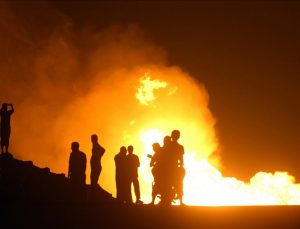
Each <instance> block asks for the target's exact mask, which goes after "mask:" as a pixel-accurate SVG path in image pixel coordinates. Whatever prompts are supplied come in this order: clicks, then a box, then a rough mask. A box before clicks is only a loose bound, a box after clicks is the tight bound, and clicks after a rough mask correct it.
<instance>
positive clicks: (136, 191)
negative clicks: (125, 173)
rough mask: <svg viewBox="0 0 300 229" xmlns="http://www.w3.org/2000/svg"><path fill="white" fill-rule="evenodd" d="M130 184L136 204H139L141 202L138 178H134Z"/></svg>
mask: <svg viewBox="0 0 300 229" xmlns="http://www.w3.org/2000/svg"><path fill="white" fill-rule="evenodd" d="M131 182H132V183H133V188H134V194H135V197H136V203H137V204H140V203H142V202H141V200H140V198H141V193H140V183H139V180H138V178H134V179H133V180H132V181H131Z"/></svg>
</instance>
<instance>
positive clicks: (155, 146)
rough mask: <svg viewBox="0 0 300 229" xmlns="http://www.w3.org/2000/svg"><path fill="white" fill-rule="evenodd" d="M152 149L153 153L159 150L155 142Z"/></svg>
mask: <svg viewBox="0 0 300 229" xmlns="http://www.w3.org/2000/svg"><path fill="white" fill-rule="evenodd" d="M152 149H153V151H154V152H155V153H157V152H158V151H159V149H160V145H159V143H157V142H155V143H153V144H152Z"/></svg>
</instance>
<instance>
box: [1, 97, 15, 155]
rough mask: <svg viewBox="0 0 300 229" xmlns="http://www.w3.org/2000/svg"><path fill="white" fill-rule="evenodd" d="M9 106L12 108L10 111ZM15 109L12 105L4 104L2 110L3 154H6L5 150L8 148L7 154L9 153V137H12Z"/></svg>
mask: <svg viewBox="0 0 300 229" xmlns="http://www.w3.org/2000/svg"><path fill="white" fill-rule="evenodd" d="M8 106H10V107H11V109H10V110H8V109H7V108H8ZM14 111H15V110H14V107H13V105H12V104H7V103H3V104H2V108H1V110H0V116H1V125H0V129H1V153H4V151H3V148H4V147H5V148H6V153H8V147H9V137H10V130H11V129H10V116H11V115H12V114H13V113H14Z"/></svg>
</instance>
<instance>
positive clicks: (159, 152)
mask: <svg viewBox="0 0 300 229" xmlns="http://www.w3.org/2000/svg"><path fill="white" fill-rule="evenodd" d="M179 138H180V132H179V131H178V130H173V131H172V133H171V136H166V137H165V138H164V144H163V146H160V145H159V143H153V145H152V148H153V152H154V155H153V156H152V155H148V157H150V158H151V161H150V167H152V174H153V177H154V182H153V184H152V201H151V204H154V202H155V199H156V197H157V196H158V197H160V199H161V201H160V202H164V201H166V202H169V203H171V202H172V201H174V200H176V199H178V200H179V202H180V204H181V205H182V204H183V202H182V197H183V179H184V176H185V169H184V160H183V155H184V147H183V146H182V145H180V144H179V143H178V139H179ZM91 142H92V145H93V147H92V156H91V160H90V166H91V175H90V181H91V186H92V187H95V186H97V185H98V179H99V176H100V173H101V170H102V166H101V158H102V156H103V155H104V152H105V149H104V148H103V147H102V146H101V145H100V144H99V143H98V136H97V135H96V134H93V135H92V136H91ZM71 149H72V152H71V154H70V159H69V171H68V178H69V179H70V181H71V182H72V184H74V185H75V186H76V188H77V189H78V190H79V189H80V188H82V187H84V185H85V180H86V177H85V170H86V161H87V160H86V155H85V154H84V153H83V152H81V151H80V150H79V143H78V142H73V143H72V144H71ZM133 151H134V148H133V146H132V145H129V146H128V147H127V148H126V147H125V146H122V147H120V151H119V153H117V154H116V155H115V157H114V161H115V167H116V170H115V181H116V199H117V201H118V202H119V203H127V204H130V203H133V199H132V194H131V187H132V185H133V187H134V193H135V197H136V199H135V203H136V204H143V202H142V201H141V199H140V198H141V194H140V184H139V179H138V168H139V167H140V160H139V157H138V156H137V155H135V154H133ZM163 200H164V201H163Z"/></svg>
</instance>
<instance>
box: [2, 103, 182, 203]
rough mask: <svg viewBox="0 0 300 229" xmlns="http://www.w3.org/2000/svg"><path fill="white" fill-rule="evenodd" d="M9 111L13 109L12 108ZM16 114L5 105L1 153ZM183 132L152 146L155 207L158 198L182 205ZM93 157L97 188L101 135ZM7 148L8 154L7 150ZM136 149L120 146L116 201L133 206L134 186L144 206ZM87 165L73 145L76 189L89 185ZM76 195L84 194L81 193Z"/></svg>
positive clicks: (71, 159) (95, 139)
mask: <svg viewBox="0 0 300 229" xmlns="http://www.w3.org/2000/svg"><path fill="white" fill-rule="evenodd" d="M9 108H10V109H9ZM13 113H14V107H13V105H12V104H8V103H3V104H2V108H1V110H0V116H1V125H0V127H1V130H0V132H1V153H2V154H3V153H8V148H9V139H10V132H11V126H10V119H11V115H12V114H13ZM179 138H180V132H179V131H178V130H173V131H172V133H171V136H166V137H165V138H164V141H163V142H164V143H163V146H160V144H159V143H153V145H152V148H153V152H154V155H153V156H152V155H150V154H148V157H150V158H151V161H150V167H152V170H151V171H152V174H153V178H154V181H153V184H152V201H151V204H154V202H155V199H156V197H157V196H158V197H160V199H161V201H160V202H164V201H163V200H167V202H172V201H173V200H175V199H179V201H180V204H183V202H182V197H183V179H184V176H185V169H184V160H183V155H184V147H183V146H182V145H180V144H179V143H178V139H179ZM91 142H92V155H91V159H90V167H91V173H90V182H91V187H92V188H93V187H97V186H98V179H99V176H100V174H101V171H102V166H101V158H102V156H103V155H104V153H105V149H104V148H103V147H102V146H101V145H100V144H99V142H98V136H97V135H96V134H93V135H91ZM4 149H5V151H4ZM133 151H134V148H133V146H132V145H129V146H128V147H127V148H126V147H125V146H122V147H120V152H119V153H117V154H116V155H115V157H114V161H115V167H116V170H115V181H116V199H117V201H118V202H120V203H133V200H132V195H131V186H132V185H133V187H134V193H135V197H136V200H135V203H136V204H142V203H143V202H142V201H141V194H140V184H139V179H138V168H139V167H140V160H139V157H138V156H137V155H135V154H133ZM86 164H87V159H86V155H85V153H83V152H82V151H80V146H79V143H78V142H72V143H71V153H70V157H69V168H68V176H67V177H68V178H69V180H70V183H71V184H72V185H74V188H75V190H82V191H83V190H84V187H85V184H86ZM77 194H79V195H81V194H82V192H81V194H80V192H77Z"/></svg>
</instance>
